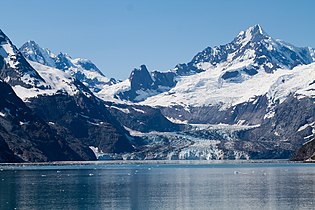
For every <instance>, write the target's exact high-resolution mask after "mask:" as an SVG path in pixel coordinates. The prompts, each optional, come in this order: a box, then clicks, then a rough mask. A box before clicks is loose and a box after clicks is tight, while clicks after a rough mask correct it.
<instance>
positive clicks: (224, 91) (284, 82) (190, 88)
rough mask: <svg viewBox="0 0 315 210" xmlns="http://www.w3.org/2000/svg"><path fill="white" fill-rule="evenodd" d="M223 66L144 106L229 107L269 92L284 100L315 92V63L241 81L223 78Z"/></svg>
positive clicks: (187, 80) (273, 99)
mask: <svg viewBox="0 0 315 210" xmlns="http://www.w3.org/2000/svg"><path fill="white" fill-rule="evenodd" d="M221 74H222V69H221V68H213V69H211V70H209V71H205V72H202V73H199V74H196V75H193V76H190V77H183V78H181V80H180V81H179V82H178V83H177V85H176V87H174V88H172V89H171V90H170V91H168V92H165V93H162V94H159V95H157V96H154V97H150V98H148V99H147V100H145V101H144V102H141V104H143V105H151V106H162V107H165V106H174V105H181V106H187V107H189V106H194V107H201V106H215V105H219V106H221V109H226V108H229V107H231V106H235V105H237V104H241V103H244V102H253V100H254V99H255V98H256V97H257V96H262V95H267V96H268V98H269V100H270V102H276V101H278V100H280V102H281V101H283V100H284V99H285V98H286V97H287V96H289V95H290V94H295V95H296V96H297V97H304V96H311V97H313V96H314V94H315V89H314V88H315V83H314V81H315V64H314V63H312V64H309V65H301V66H297V67H295V68H293V69H292V70H288V69H278V70H277V71H275V72H273V73H266V72H264V71H261V72H259V73H257V74H256V75H254V76H252V77H251V79H248V80H245V81H243V82H239V83H229V82H225V81H222V79H221V78H220V76H221Z"/></svg>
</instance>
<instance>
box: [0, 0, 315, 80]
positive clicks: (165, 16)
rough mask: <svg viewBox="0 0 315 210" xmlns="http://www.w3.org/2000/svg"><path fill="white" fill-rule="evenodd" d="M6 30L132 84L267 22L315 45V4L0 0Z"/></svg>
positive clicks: (280, 33)
mask: <svg viewBox="0 0 315 210" xmlns="http://www.w3.org/2000/svg"><path fill="white" fill-rule="evenodd" d="M0 5H1V12H0V18H1V20H2V21H1V23H0V29H2V30H3V31H4V32H5V33H6V34H7V35H8V36H9V37H10V38H11V40H12V41H13V42H14V43H15V44H16V45H17V46H18V47H19V46H21V45H22V44H23V43H24V42H25V41H27V40H34V41H36V42H37V43H38V44H40V45H41V46H42V47H44V48H49V49H51V50H52V51H53V52H55V53H58V52H60V51H62V52H66V53H68V54H70V55H72V57H83V58H88V59H90V60H92V61H93V62H94V63H95V64H96V65H97V66H98V67H99V68H100V69H101V70H102V71H103V72H104V73H105V75H106V76H108V77H115V78H118V79H125V78H127V77H128V76H129V74H130V72H131V70H132V69H133V68H135V67H138V66H140V65H141V64H146V65H147V67H148V68H149V70H161V71H163V70H168V69H171V68H173V67H174V66H175V65H176V64H177V63H186V62H189V61H190V60H191V58H192V57H193V56H194V55H195V54H196V53H197V52H199V51H201V50H203V49H204V48H206V47H207V46H215V45H220V44H225V43H228V42H230V41H231V40H232V39H233V38H234V37H235V36H236V35H237V34H238V33H239V32H240V31H241V30H245V29H246V28H248V27H249V26H251V25H254V24H260V25H261V26H262V27H263V28H264V30H265V31H266V32H267V33H269V34H270V35H271V36H272V37H274V38H280V39H282V40H285V41H287V42H290V43H292V44H294V45H297V46H311V47H315V12H314V8H315V1H313V0H300V1H293V0H292V1H291V0H290V1H289V0H264V1H259V0H216V1H215V0H213V1H211V0H111V1H109V0H108V1H107V0H89V1H88V0H86V1H79V0H54V1H43V0H27V1H25V0H15V1H0Z"/></svg>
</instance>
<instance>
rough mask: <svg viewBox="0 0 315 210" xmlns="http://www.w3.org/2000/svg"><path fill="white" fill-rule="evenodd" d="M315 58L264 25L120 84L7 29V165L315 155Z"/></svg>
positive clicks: (2, 51) (0, 65)
mask: <svg viewBox="0 0 315 210" xmlns="http://www.w3.org/2000/svg"><path fill="white" fill-rule="evenodd" d="M314 61H315V49H314V48H310V47H295V46H293V45H291V44H289V43H286V42H284V41H281V40H277V39H273V38H272V37H271V36H269V35H268V34H267V33H266V32H265V31H264V30H263V29H262V27H261V26H260V25H255V26H252V27H250V28H248V29H247V30H245V31H241V32H240V33H239V34H238V35H237V36H236V37H235V38H234V39H233V40H232V42H230V43H228V44H225V45H220V46H218V47H207V48H206V49H204V50H203V51H201V52H199V53H197V54H196V56H194V57H193V58H192V60H191V61H190V62H188V63H185V64H178V65H176V66H175V67H174V69H171V70H168V71H153V72H150V71H149V70H148V69H147V68H146V66H145V65H142V66H140V68H138V69H134V70H133V71H132V72H131V74H130V77H129V78H128V79H127V80H125V81H117V80H115V79H113V78H111V79H109V78H107V77H106V76H104V74H103V73H102V71H101V70H100V69H98V68H97V66H96V65H95V64H93V63H92V62H91V61H90V60H87V59H83V58H76V59H73V58H71V56H70V55H68V54H65V53H59V54H58V55H56V54H54V53H52V52H51V51H50V50H48V49H44V48H41V47H40V46H39V45H38V44H37V43H35V42H34V41H28V42H26V43H25V44H24V45H22V47H21V48H20V49H17V48H16V47H15V46H14V45H13V43H12V42H11V41H10V39H9V38H8V37H7V36H6V35H5V34H4V33H3V32H2V31H0V69H1V70H0V86H1V90H2V94H0V97H1V101H2V102H0V147H1V148H2V149H1V153H0V161H1V162H17V161H53V160H94V159H258V158H263V159H266V158H290V157H293V158H294V159H297V160H303V159H308V158H310V157H311V156H314V151H315V149H314V146H313V145H314V142H315V141H314V140H313V139H314V138H315V134H314V133H315V124H314V123H315V105H314V104H315V103H314V102H315V100H314V98H315V63H314ZM307 142H309V143H307ZM303 145H304V146H303ZM301 146H303V147H302V148H301ZM299 148H301V149H299ZM298 149H299V150H298ZM297 150H298V152H296V151H297ZM306 151H307V152H306Z"/></svg>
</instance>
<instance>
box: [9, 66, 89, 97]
mask: <svg viewBox="0 0 315 210" xmlns="http://www.w3.org/2000/svg"><path fill="white" fill-rule="evenodd" d="M28 62H29V63H30V64H31V66H32V67H33V68H34V69H35V70H36V71H37V72H38V73H39V75H40V76H41V77H42V78H43V79H44V80H45V84H46V86H47V87H48V88H46V89H41V88H37V87H32V88H25V87H23V86H21V85H16V86H13V89H14V91H15V93H16V94H17V95H18V96H19V97H20V98H21V99H22V100H23V101H26V100H27V99H29V98H33V97H37V96H40V95H44V96H49V95H54V94H57V93H65V94H68V95H70V96H73V95H75V94H78V93H79V92H80V91H82V90H81V89H80V88H79V87H78V86H77V85H76V83H75V78H73V77H72V76H71V75H69V74H68V73H66V72H64V71H62V70H59V69H56V68H52V67H49V66H45V65H42V64H39V63H36V62H32V61H28ZM82 92H84V93H85V94H86V95H88V96H90V93H88V92H86V91H82Z"/></svg>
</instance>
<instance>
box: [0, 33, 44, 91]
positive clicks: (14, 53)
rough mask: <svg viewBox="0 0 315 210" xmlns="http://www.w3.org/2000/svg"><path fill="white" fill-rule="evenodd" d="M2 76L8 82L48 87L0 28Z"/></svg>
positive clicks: (24, 85) (0, 75) (0, 67)
mask: <svg viewBox="0 0 315 210" xmlns="http://www.w3.org/2000/svg"><path fill="white" fill-rule="evenodd" d="M0 70H1V71H0V78H2V79H3V80H4V81H5V82H7V83H8V84H10V85H12V86H14V85H20V86H23V87H25V88H30V87H37V88H41V89H46V88H47V87H45V86H44V83H45V81H44V80H43V78H41V77H40V76H39V75H38V73H37V72H36V71H35V70H34V69H33V68H32V67H31V66H30V65H29V63H28V62H27V61H26V60H25V58H24V57H23V55H22V54H21V53H20V52H19V50H18V49H17V48H16V47H15V46H14V45H13V44H12V42H11V41H10V39H9V38H8V37H7V36H6V35H5V34H4V33H3V32H2V31H1V30H0Z"/></svg>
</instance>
